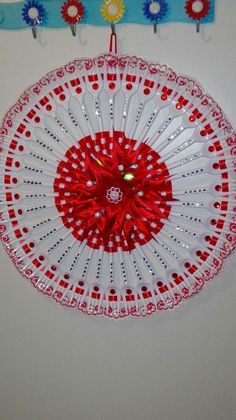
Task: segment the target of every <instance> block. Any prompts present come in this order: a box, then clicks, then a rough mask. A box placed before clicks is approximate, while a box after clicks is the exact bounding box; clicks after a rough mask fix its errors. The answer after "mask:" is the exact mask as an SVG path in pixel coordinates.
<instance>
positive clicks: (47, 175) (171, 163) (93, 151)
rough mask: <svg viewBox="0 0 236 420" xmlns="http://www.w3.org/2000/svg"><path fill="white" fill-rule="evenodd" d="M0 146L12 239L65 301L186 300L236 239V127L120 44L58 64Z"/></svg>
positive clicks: (14, 248) (141, 306) (28, 268)
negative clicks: (120, 51)
mask: <svg viewBox="0 0 236 420" xmlns="http://www.w3.org/2000/svg"><path fill="white" fill-rule="evenodd" d="M0 153H1V162H2V164H1V167H0V181H1V182H0V185H1V192H0V195H1V206H0V234H1V239H2V242H3V245H4V247H5V249H6V251H7V252H8V254H9V256H10V257H11V259H12V261H13V263H14V264H15V265H16V267H17V269H18V270H19V272H20V273H21V274H22V275H24V276H25V277H27V278H28V279H30V281H31V282H32V284H33V285H34V286H35V288H36V289H37V290H39V291H40V292H42V293H44V294H45V295H48V296H49V297H51V298H53V299H54V300H56V301H57V302H59V303H60V304H62V305H65V306H67V307H73V308H77V309H79V310H81V311H84V312H86V313H89V314H94V315H95V314H96V315H97V314H104V315H107V316H110V317H113V318H117V317H125V316H146V315H150V314H151V313H153V312H155V311H160V310H165V309H170V308H174V307H175V306H176V305H178V304H179V303H180V302H181V301H182V300H184V299H186V298H188V297H190V296H193V295H194V294H196V293H198V292H199V291H200V290H201V289H202V287H203V285H204V284H205V283H207V282H208V281H209V280H210V279H212V278H213V277H214V276H215V275H216V274H217V273H218V271H219V270H220V268H221V266H222V264H223V261H224V260H225V259H226V257H227V256H228V255H229V254H230V253H231V252H232V250H233V249H234V248H235V244H236V220H235V219H236V218H235V211H236V199H235V184H236V182H235V172H236V160H235V156H236V138H235V133H234V131H233V129H232V127H231V125H230V123H229V122H228V121H227V119H226V118H225V116H224V114H223V111H222V110H221V109H220V107H219V106H218V105H217V104H216V103H215V102H214V100H213V99H212V98H211V97H209V95H207V94H206V93H205V92H204V91H203V89H202V88H201V86H200V85H199V84H198V83H197V82H196V81H195V80H193V79H191V78H189V77H187V76H181V75H177V74H176V73H175V72H174V71H173V70H172V69H170V68H169V67H168V66H165V65H161V64H160V63H150V62H147V61H145V60H144V59H142V58H139V57H136V56H131V55H125V56H117V55H113V54H108V53H107V54H101V55H100V56H98V57H95V58H88V59H78V60H75V61H74V62H72V63H69V64H68V65H66V66H65V67H63V68H60V69H57V70H55V71H52V72H50V73H49V74H48V75H46V76H45V77H44V78H42V79H41V80H40V81H39V82H38V83H37V84H36V85H35V86H32V87H31V88H29V89H28V90H27V91H26V92H24V94H23V95H22V96H21V98H20V99H19V101H18V102H17V103H16V104H15V105H14V106H13V107H12V108H11V110H9V112H8V113H7V114H6V116H5V119H4V121H3V123H2V126H1V128H0Z"/></svg>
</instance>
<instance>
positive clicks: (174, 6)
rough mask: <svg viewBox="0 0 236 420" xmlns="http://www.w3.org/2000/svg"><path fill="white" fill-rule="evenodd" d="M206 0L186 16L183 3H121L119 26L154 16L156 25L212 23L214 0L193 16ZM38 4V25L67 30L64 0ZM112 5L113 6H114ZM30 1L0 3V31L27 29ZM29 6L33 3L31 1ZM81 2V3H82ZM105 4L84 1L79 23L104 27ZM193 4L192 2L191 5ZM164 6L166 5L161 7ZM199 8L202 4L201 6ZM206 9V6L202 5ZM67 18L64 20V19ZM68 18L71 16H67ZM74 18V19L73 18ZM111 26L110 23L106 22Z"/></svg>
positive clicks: (169, 0) (163, 0)
mask: <svg viewBox="0 0 236 420" xmlns="http://www.w3.org/2000/svg"><path fill="white" fill-rule="evenodd" d="M205 1H206V0H201V1H200V0H195V1H194V6H193V8H192V7H191V8H190V9H191V10H190V9H189V8H188V10H187V12H189V10H190V15H189V13H186V9H185V6H186V0H159V1H156V0H152V1H151V0H147V1H144V0H135V7H134V0H123V5H124V7H125V10H126V13H125V15H124V17H123V18H122V19H121V20H119V23H124V24H127V23H139V24H143V25H149V24H150V19H151V17H152V18H153V17H154V15H156V16H155V17H157V18H158V19H151V21H152V22H153V23H154V24H155V22H156V23H158V24H162V23H168V22H184V23H192V22H193V19H194V20H195V19H197V20H198V19H199V18H200V19H199V20H201V24H205V23H211V22H214V13H215V0H210V2H209V1H208V0H207V3H209V4H210V9H209V13H208V12H207V13H204V16H203V14H200V15H198V14H197V17H195V14H194V15H193V12H194V10H195V11H198V10H199V3H201V2H203V3H205ZM35 2H36V3H39V4H40V5H41V6H42V7H43V8H44V10H45V12H46V15H47V19H44V20H43V21H42V23H41V26H42V27H44V28H63V27H66V26H67V25H68V23H69V25H70V21H68V16H67V14H63V16H61V8H62V6H63V4H64V3H65V0H53V1H48V0H39V1H35ZM114 2H115V3H120V1H118V0H117V1H116V0H114ZM114 2H113V3H114ZM150 2H151V3H153V4H152V5H151V7H150V5H149V7H148V15H147V13H145V14H144V13H143V6H144V3H147V4H148V3H150ZM28 3H30V1H29V2H25V1H16V2H14V3H7V2H0V29H1V28H2V29H21V28H27V27H28V25H29V22H26V21H25V20H23V19H22V9H23V8H24V7H25V5H27V4H28ZM31 3H32V1H31ZM72 3H77V0H72ZM82 3H83V1H82ZM103 3H104V0H86V3H85V2H84V6H85V9H86V13H85V15H84V16H83V19H82V20H80V24H81V25H101V26H105V25H107V22H106V20H104V17H103V16H102V14H101V6H102V4H103ZM191 3H192V2H191ZM163 4H166V6H167V9H168V12H167V13H164V14H163V10H164V9H163ZM159 6H160V7H161V10H162V11H161V14H160V11H159V12H158V9H159ZM164 7H165V6H164ZM200 7H201V5H200ZM204 9H205V6H204ZM71 13H72V14H73V13H75V16H76V11H75V9H74V8H70V13H69V16H70V14H71ZM66 16H67V18H66V19H65V17H66ZM70 17H71V16H70ZM72 17H73V16H72ZM108 24H110V22H108Z"/></svg>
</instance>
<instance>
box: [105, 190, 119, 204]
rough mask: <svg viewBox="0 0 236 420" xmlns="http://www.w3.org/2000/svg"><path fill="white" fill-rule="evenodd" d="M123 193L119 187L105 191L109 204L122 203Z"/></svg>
mask: <svg viewBox="0 0 236 420" xmlns="http://www.w3.org/2000/svg"><path fill="white" fill-rule="evenodd" d="M122 198H123V192H122V191H121V190H120V188H119V187H111V188H109V189H108V190H107V193H106V199H107V200H108V201H109V203H113V204H118V203H119V202H120V201H122Z"/></svg>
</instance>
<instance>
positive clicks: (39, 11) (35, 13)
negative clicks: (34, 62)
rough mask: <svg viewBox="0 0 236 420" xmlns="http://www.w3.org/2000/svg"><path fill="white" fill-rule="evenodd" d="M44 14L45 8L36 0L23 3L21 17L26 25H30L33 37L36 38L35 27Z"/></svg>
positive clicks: (42, 19) (41, 20) (43, 17)
mask: <svg viewBox="0 0 236 420" xmlns="http://www.w3.org/2000/svg"><path fill="white" fill-rule="evenodd" d="M45 16H46V12H45V9H44V7H43V6H42V4H40V3H39V2H38V1H35V0H32V1H28V2H27V3H25V4H24V6H23V9H22V18H23V20H24V21H25V23H26V24H27V25H29V26H31V28H32V33H33V37H34V39H36V38H37V28H38V26H39V25H40V24H41V23H42V22H43V21H44V19H45Z"/></svg>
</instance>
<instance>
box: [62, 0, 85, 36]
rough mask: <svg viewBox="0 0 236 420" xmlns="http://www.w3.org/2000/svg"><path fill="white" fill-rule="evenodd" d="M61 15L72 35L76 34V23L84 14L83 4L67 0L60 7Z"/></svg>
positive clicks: (74, 0) (75, 0)
mask: <svg viewBox="0 0 236 420" xmlns="http://www.w3.org/2000/svg"><path fill="white" fill-rule="evenodd" d="M61 16H62V18H63V19H64V21H65V22H66V23H68V24H69V25H70V28H71V32H72V35H73V36H76V25H77V23H79V22H80V21H81V19H82V18H83V16H84V6H83V4H82V3H81V2H80V1H77V0H67V1H65V2H64V3H63V5H62V7H61Z"/></svg>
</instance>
